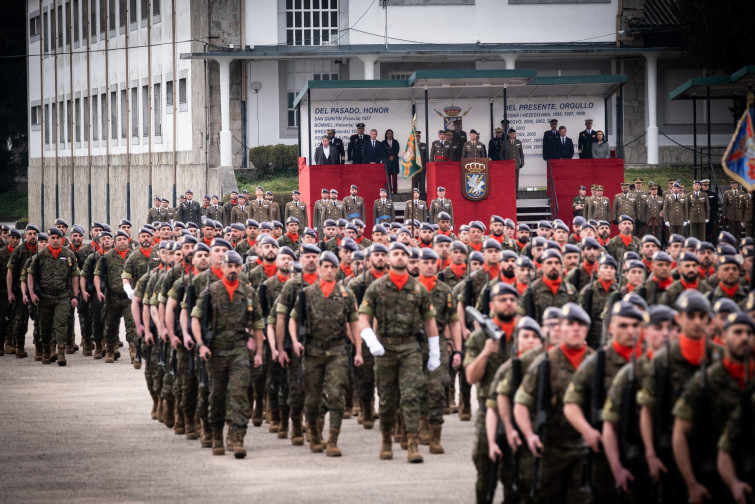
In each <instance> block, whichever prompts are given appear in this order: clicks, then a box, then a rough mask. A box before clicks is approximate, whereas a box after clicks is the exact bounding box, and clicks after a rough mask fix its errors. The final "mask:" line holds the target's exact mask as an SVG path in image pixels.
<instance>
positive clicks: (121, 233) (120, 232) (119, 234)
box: [56, 228, 131, 238]
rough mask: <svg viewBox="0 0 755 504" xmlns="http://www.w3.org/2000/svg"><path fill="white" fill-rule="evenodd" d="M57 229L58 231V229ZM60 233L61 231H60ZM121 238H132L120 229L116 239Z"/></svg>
mask: <svg viewBox="0 0 755 504" xmlns="http://www.w3.org/2000/svg"><path fill="white" fill-rule="evenodd" d="M56 229H57V228H56ZM58 231H60V230H59V229H58ZM120 236H123V237H124V238H131V237H130V236H129V235H128V233H127V232H125V231H124V230H122V229H119V230H118V231H117V232H116V233H115V237H116V238H118V237H120Z"/></svg>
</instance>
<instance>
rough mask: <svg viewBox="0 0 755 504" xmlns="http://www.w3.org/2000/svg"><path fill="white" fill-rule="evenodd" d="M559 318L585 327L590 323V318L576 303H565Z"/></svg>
mask: <svg viewBox="0 0 755 504" xmlns="http://www.w3.org/2000/svg"><path fill="white" fill-rule="evenodd" d="M561 318H562V319H564V320H568V321H570V322H579V323H580V324H582V325H586V326H589V325H590V323H591V320H590V316H589V315H588V314H587V312H586V311H585V310H584V309H583V308H582V307H581V306H579V305H578V304H577V303H566V304H565V305H564V306H563V308H561Z"/></svg>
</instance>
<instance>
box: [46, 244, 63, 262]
mask: <svg viewBox="0 0 755 504" xmlns="http://www.w3.org/2000/svg"><path fill="white" fill-rule="evenodd" d="M47 249H48V250H49V251H50V253H51V254H52V257H53V258H54V259H57V258H58V256H59V255H60V251H61V250H63V248H62V247H59V248H56V249H54V248H52V247H47Z"/></svg>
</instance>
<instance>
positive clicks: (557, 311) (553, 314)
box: [543, 306, 563, 323]
mask: <svg viewBox="0 0 755 504" xmlns="http://www.w3.org/2000/svg"><path fill="white" fill-rule="evenodd" d="M562 316H563V313H562V312H561V308H556V307H555V306H549V307H548V308H546V309H545V311H544V312H543V323H545V321H546V320H554V319H555V320H560V319H561V317H562Z"/></svg>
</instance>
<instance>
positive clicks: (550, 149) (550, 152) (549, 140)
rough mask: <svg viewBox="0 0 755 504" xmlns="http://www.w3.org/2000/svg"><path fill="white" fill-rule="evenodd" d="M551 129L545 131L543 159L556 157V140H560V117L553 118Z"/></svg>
mask: <svg viewBox="0 0 755 504" xmlns="http://www.w3.org/2000/svg"><path fill="white" fill-rule="evenodd" d="M549 122H550V125H551V129H549V130H548V131H546V132H545V133H543V159H545V160H546V161H547V160H549V159H556V158H558V156H557V155H556V140H558V119H551V120H550V121H549Z"/></svg>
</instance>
